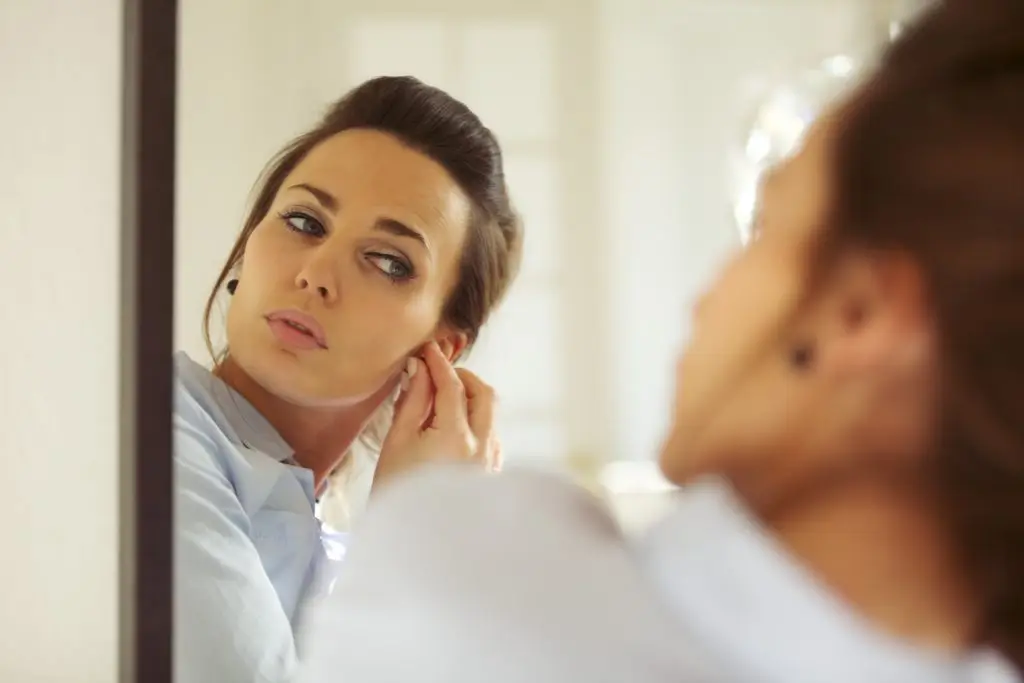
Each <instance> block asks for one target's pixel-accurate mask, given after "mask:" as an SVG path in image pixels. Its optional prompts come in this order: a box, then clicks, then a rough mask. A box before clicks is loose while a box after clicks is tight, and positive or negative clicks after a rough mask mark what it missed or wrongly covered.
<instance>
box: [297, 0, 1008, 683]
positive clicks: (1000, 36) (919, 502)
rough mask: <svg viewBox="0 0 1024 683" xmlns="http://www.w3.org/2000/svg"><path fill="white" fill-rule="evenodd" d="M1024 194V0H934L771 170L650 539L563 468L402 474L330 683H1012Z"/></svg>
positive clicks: (375, 532) (349, 599)
mask: <svg viewBox="0 0 1024 683" xmlns="http://www.w3.org/2000/svg"><path fill="white" fill-rule="evenodd" d="M1022 184H1024V3H1020V2H1012V1H1011V0H973V1H972V2H969V3H968V2H962V3H961V2H947V3H945V4H941V3H940V4H938V5H937V6H936V7H935V8H933V9H932V10H931V11H930V12H928V13H927V14H926V15H925V16H924V17H923V18H922V19H921V20H920V21H919V22H918V23H917V24H916V25H915V26H913V27H910V28H909V29H908V30H907V31H906V32H905V33H904V34H903V36H902V37H901V38H900V39H899V40H898V41H897V42H896V43H895V44H894V45H893V46H892V47H891V49H890V50H889V52H888V54H887V55H886V56H885V59H884V62H883V65H882V66H881V68H880V70H879V72H878V73H877V74H876V75H875V76H874V78H873V79H871V80H870V81H869V82H868V83H866V84H865V85H864V86H863V87H862V88H861V89H860V90H859V91H858V92H856V93H855V94H854V95H853V97H852V98H851V99H850V100H848V101H847V102H844V103H842V104H841V106H839V107H838V108H837V109H836V110H835V111H833V112H831V113H830V114H829V115H827V116H825V117H824V118H823V119H822V120H821V121H820V122H819V124H818V125H817V126H816V128H815V129H814V130H813V131H812V132H811V133H810V134H809V135H808V137H807V139H806V141H805V145H804V147H803V149H802V151H801V152H800V153H799V154H798V155H797V156H796V157H795V158H793V159H792V160H791V161H789V162H788V163H786V164H785V165H784V166H782V167H780V168H778V169H777V170H776V171H775V172H774V173H773V174H772V175H771V177H770V178H768V179H767V181H766V182H765V184H764V187H763V194H762V202H761V211H760V217H759V224H758V230H757V238H756V240H755V241H754V242H753V243H752V244H751V245H750V246H749V247H747V248H746V249H744V250H743V251H741V252H740V253H739V254H737V255H736V257H735V258H734V259H733V260H732V261H731V262H730V263H729V264H728V266H727V267H726V268H725V269H724V270H723V272H722V274H721V276H720V277H719V278H718V280H717V282H716V283H715V284H714V286H713V287H712V288H711V289H710V291H709V292H708V294H707V295H706V296H705V297H704V299H703V300H702V301H701V303H700V305H699V306H698V307H697V310H696V311H695V333H694V336H693V338H692V340H691V341H690V343H689V347H688V348H687V349H686V351H685V352H684V354H683V356H682V359H681V361H680V363H679V366H678V377H677V394H676V404H675V408H674V415H673V424H672V427H671V430H670V433H669V435H668V438H667V439H666V442H665V445H664V448H663V451H662V453H661V464H662V468H663V470H664V472H665V473H666V474H667V476H668V477H669V478H670V479H672V480H673V481H674V482H676V483H678V484H680V485H683V486H684V487H685V489H684V490H685V491H686V492H685V493H684V495H683V496H682V502H681V504H680V507H679V509H678V510H677V511H676V512H675V513H674V514H672V515H670V516H669V517H668V518H667V519H666V520H665V521H664V522H663V523H662V524H661V525H660V526H658V527H657V528H656V529H655V530H654V531H653V532H652V533H651V534H650V535H649V537H647V538H646V539H643V540H642V541H641V542H640V543H639V544H630V543H627V542H625V541H624V540H623V539H622V538H621V536H620V535H619V534H618V532H617V531H616V530H615V528H614V525H613V524H612V522H611V521H610V519H609V518H608V517H607V516H606V515H605V513H604V512H603V511H602V510H600V509H599V508H598V507H597V506H596V505H594V504H593V503H592V502H591V501H590V500H589V499H588V498H587V497H586V496H585V495H584V494H583V493H581V492H579V491H577V490H576V489H574V488H573V487H571V486H569V485H567V484H564V483H561V482H558V481H554V480H549V479H546V478H544V477H541V476H539V475H525V474H521V475H512V474H509V475H506V476H503V477H500V478H496V479H494V480H491V481H484V482H481V481H479V479H480V477H479V475H477V474H474V473H473V472H471V471H468V469H467V471H463V469H462V468H449V469H448V470H446V471H432V472H424V473H422V474H421V476H419V477H412V478H409V479H408V480H406V481H405V482H404V483H398V484H396V486H395V487H394V489H393V490H391V491H389V492H387V495H386V496H384V497H382V499H381V500H380V501H379V502H378V506H377V507H376V509H375V510H373V511H372V513H371V515H370V517H369V518H368V519H367V523H366V525H365V527H364V528H363V529H362V534H361V538H360V540H359V541H357V542H356V543H355V544H354V546H353V549H352V552H351V555H350V557H349V565H348V566H347V568H346V574H345V577H344V578H343V580H342V582H341V583H340V584H339V588H338V591H337V593H336V594H335V596H334V597H333V598H332V602H331V603H330V604H329V606H328V607H327V608H326V609H325V610H324V612H323V614H322V615H321V620H320V624H319V626H320V631H319V632H318V634H317V640H316V642H314V656H313V661H314V662H316V666H315V668H314V670H313V671H311V672H310V676H311V680H315V681H325V682H326V681H335V680H337V681H345V682H346V683H350V682H351V683H355V682H367V681H390V680H416V681H418V682H419V683H426V682H438V683H439V682H440V681H445V683H455V682H457V681H467V682H468V681H481V680H487V681H491V682H505V681H544V682H548V681H551V682H554V681H590V682H593V681H609V682H610V681H637V682H641V681H643V682H645V683H649V682H652V681H712V680H729V681H743V682H744V683H746V682H749V681H780V682H782V681H786V682H787V683H799V682H806V683H827V682H828V681H849V682H850V683H868V682H870V683H883V682H887V681H888V682H892V683H911V682H913V681H1012V680H1017V674H1016V672H1015V670H1017V671H1019V670H1020V669H1021V668H1022V667H1024V189H1022V187H1024V185H1022ZM389 568H391V569H389ZM400 568H401V569H400Z"/></svg>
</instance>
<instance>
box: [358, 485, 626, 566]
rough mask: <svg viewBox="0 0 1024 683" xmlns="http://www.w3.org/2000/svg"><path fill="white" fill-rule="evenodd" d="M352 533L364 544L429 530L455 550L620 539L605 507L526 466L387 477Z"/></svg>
mask: <svg viewBox="0 0 1024 683" xmlns="http://www.w3.org/2000/svg"><path fill="white" fill-rule="evenodd" d="M356 531H357V533H358V535H359V538H361V539H363V540H362V542H364V543H365V544H366V545H367V546H370V545H372V544H375V543H376V542H377V541H378V540H379V541H381V542H383V543H386V542H388V540H389V539H391V538H396V537H397V536H416V537H418V538H422V537H423V536H425V535H426V536H430V535H434V534H437V535H439V536H441V538H437V539H435V541H434V543H441V544H448V543H450V544H458V545H459V546H460V547H468V546H469V545H470V544H469V543H467V542H466V539H469V538H472V539H474V540H479V541H481V542H484V541H486V542H487V543H485V545H486V544H489V543H490V542H492V541H493V542H497V539H499V538H500V539H501V540H500V542H501V544H502V546H503V547H506V548H510V547H512V546H515V545H524V546H530V545H534V544H537V543H540V542H546V541H550V540H555V539H558V538H560V537H563V536H572V537H573V538H575V539H577V540H584V539H592V540H595V541H603V542H617V541H619V540H620V539H621V534H620V532H619V529H618V526H617V524H616V523H615V521H614V520H613V518H612V517H611V515H610V514H609V513H608V511H607V510H606V508H605V506H604V504H603V503H602V502H601V501H600V500H599V499H598V498H597V497H595V496H593V495H591V494H590V493H589V492H587V491H586V490H584V489H582V488H581V487H579V486H576V485H575V484H573V483H572V482H570V481H569V480H568V479H566V478H563V477H559V476H555V475H551V474H546V473H540V472H530V471H517V472H508V473H504V474H500V475H493V474H487V473H484V472H481V471H479V470H478V469H477V468H474V467H461V466H457V465H456V466H453V465H439V466H434V467H425V468H422V469H421V470H419V471H417V472H414V473H411V474H410V475H408V476H406V477H403V478H401V479H398V480H397V481H395V482H393V483H392V484H391V485H390V486H388V487H387V488H386V489H384V490H382V491H381V492H380V493H379V494H378V495H377V496H376V497H375V498H374V499H373V500H371V502H370V505H369V507H368V508H367V511H366V513H365V517H364V519H363V520H362V523H361V524H360V525H359V526H358V528H357V529H356ZM487 539H491V541H487ZM432 547H436V545H435V546H432ZM475 547H477V548H479V547H480V546H479V545H477V546H475Z"/></svg>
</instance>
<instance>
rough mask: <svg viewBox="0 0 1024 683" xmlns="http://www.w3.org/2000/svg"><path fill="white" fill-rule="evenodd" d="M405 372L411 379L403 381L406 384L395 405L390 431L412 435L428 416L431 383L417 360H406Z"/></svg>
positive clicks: (427, 374) (421, 363)
mask: <svg viewBox="0 0 1024 683" xmlns="http://www.w3.org/2000/svg"><path fill="white" fill-rule="evenodd" d="M405 372H406V373H407V376H408V375H409V374H411V377H409V378H408V380H403V383H405V382H408V384H407V388H406V390H405V391H403V392H402V395H401V396H400V397H399V399H398V402H397V403H396V404H395V417H394V419H393V421H392V426H391V430H392V431H398V432H400V433H406V434H412V433H416V432H418V431H420V429H421V428H422V426H423V423H424V422H425V421H426V419H427V417H428V416H429V415H430V403H431V386H430V385H431V381H430V375H429V373H428V372H427V369H426V367H425V366H424V364H423V361H421V360H419V359H418V358H410V359H409V360H408V365H407V367H406V370H405Z"/></svg>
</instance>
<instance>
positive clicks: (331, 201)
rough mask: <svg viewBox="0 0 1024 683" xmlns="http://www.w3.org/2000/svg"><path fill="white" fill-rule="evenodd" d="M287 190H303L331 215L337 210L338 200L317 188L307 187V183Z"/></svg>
mask: <svg viewBox="0 0 1024 683" xmlns="http://www.w3.org/2000/svg"><path fill="white" fill-rule="evenodd" d="M288 189H289V190H305V191H306V192H308V193H310V194H311V195H313V196H314V197H316V200H317V201H318V202H320V203H321V204H323V205H324V208H326V209H327V210H328V211H330V212H331V213H335V212H336V211H337V210H338V198H337V197H335V196H334V195H333V194H331V193H330V192H328V191H327V190H321V189H320V188H319V187H315V186H313V185H309V184H307V183H298V184H296V185H292V186H291V187H289V188H288Z"/></svg>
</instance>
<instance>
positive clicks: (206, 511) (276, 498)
mask: <svg viewBox="0 0 1024 683" xmlns="http://www.w3.org/2000/svg"><path fill="white" fill-rule="evenodd" d="M175 370H176V386H175V395H174V476H175V500H174V506H175V524H176V534H175V547H174V555H175V557H174V572H175V575H174V609H175V613H174V665H175V677H174V678H175V681H177V682H178V683H235V682H238V683H242V682H244V683H253V682H260V683H263V682H266V683H285V682H287V681H290V680H292V678H293V677H294V675H295V673H296V669H297V666H298V662H297V654H296V645H295V632H296V627H297V626H298V622H299V620H300V619H301V615H302V611H303V607H304V605H305V604H306V603H307V602H308V601H309V600H310V599H311V598H313V597H315V596H317V595H319V594H321V593H323V592H324V589H325V587H326V586H327V584H328V582H329V581H330V576H331V574H332V563H331V562H329V560H328V554H327V549H325V546H324V543H323V542H322V540H321V529H320V524H319V522H318V521H317V519H316V516H315V508H316V500H315V494H314V483H313V473H312V472H311V471H310V470H307V469H303V468H301V467H298V466H296V465H294V460H292V455H293V452H292V450H291V448H289V447H288V444H286V443H285V442H284V440H283V439H282V438H281V436H280V435H279V434H278V433H277V431H276V430H275V429H274V428H273V427H272V426H271V425H270V423H269V422H267V420H266V419H265V418H264V417H263V416H262V415H260V414H259V412H257V411H256V409H255V408H253V406H252V405H251V404H249V403H248V402H247V401H246V400H245V399H243V398H242V397H241V395H239V394H238V393H236V392H235V391H233V390H232V389H230V388H229V387H228V386H227V385H226V384H224V383H223V382H222V381H221V380H219V379H217V378H216V377H214V376H213V375H212V374H211V373H210V371H209V370H207V369H206V368H204V367H202V366H201V365H199V364H197V363H195V362H194V361H192V360H190V359H189V358H188V357H187V356H185V355H184V354H178V355H177V356H176V358H175Z"/></svg>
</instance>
